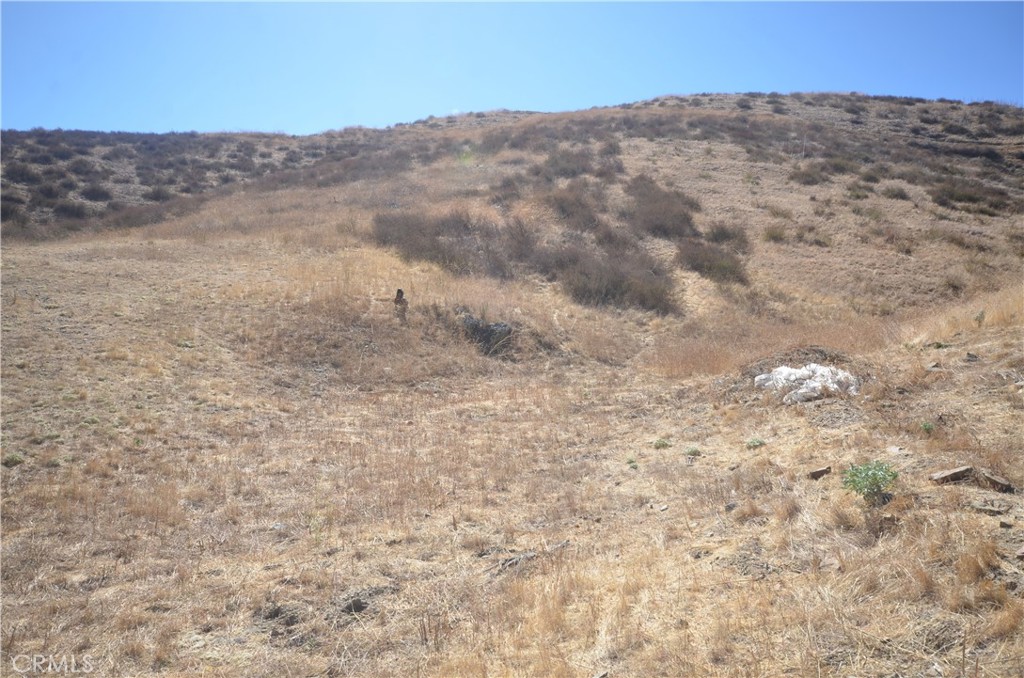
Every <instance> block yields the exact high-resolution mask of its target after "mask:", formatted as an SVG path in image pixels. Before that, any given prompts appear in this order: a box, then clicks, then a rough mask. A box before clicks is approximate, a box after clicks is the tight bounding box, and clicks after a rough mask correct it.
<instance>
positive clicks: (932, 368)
mask: <svg viewBox="0 0 1024 678" xmlns="http://www.w3.org/2000/svg"><path fill="white" fill-rule="evenodd" d="M925 369H926V370H928V371H929V372H935V371H936V370H941V369H942V365H941V364H940V363H937V362H934V363H932V364H931V365H929V366H928V367H926V368H925Z"/></svg>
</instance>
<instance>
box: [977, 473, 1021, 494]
mask: <svg viewBox="0 0 1024 678" xmlns="http://www.w3.org/2000/svg"><path fill="white" fill-rule="evenodd" d="M979 475H980V478H978V480H979V481H980V482H981V483H982V484H987V485H989V486H990V487H992V488H994V489H996V490H998V491H1000V492H1013V485H1011V484H1010V481H1009V480H1007V479H1006V478H1004V477H1002V476H997V475H996V474H995V473H992V471H989V470H988V469H985V468H983V469H981V473H980V474H979Z"/></svg>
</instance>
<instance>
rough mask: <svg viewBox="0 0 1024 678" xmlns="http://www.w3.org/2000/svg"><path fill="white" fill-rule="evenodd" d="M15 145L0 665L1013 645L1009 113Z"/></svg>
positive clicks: (980, 649) (733, 113) (142, 667)
mask: <svg viewBox="0 0 1024 678" xmlns="http://www.w3.org/2000/svg"><path fill="white" fill-rule="evenodd" d="M2 142H3V182H4V183H3V194H2V197H3V201H2V202H3V209H4V216H3V224H2V229H3V252H2V254H3V265H2V295H0V299H2V351H0V366H2V384H3V389H2V391H3V392H2V406H3V422H2V434H3V457H2V468H0V478H2V489H3V500H2V533H3V543H2V554H0V555H2V560H0V585H2V593H3V602H2V605H3V610H2V612H3V629H2V637H0V639H2V652H3V657H2V658H0V659H2V664H0V665H2V666H3V667H4V668H3V669H0V672H2V673H3V675H7V674H8V672H10V668H9V667H11V666H13V664H12V660H14V659H15V658H17V657H22V656H25V655H39V654H41V655H48V656H49V655H55V656H58V657H59V656H67V657H71V656H74V657H76V658H78V660H79V661H82V660H83V659H84V658H85V657H88V658H89V662H90V664H91V666H94V667H96V671H95V673H94V675H110V676H128V675H133V676H135V675H167V676H179V675H180V676H190V675H198V674H205V675H223V676H263V675H265V676H280V675H330V676H342V675H345V676H389V675H393V676H408V675H423V676H469V675H488V676H573V677H576V676H582V677H585V678H589V677H592V676H598V675H607V676H608V678H614V677H616V676H690V675H692V676H743V675H746V676H778V675H799V676H837V677H838V676H850V675H914V676H924V675H934V676H940V675H946V676H951V675H979V676H983V675H989V676H1018V675H1024V640H1022V638H1024V633H1022V629H1024V599H1022V598H1024V502H1022V501H1021V499H1020V496H1021V495H1020V489H1021V488H1024V465H1022V464H1021V463H1020V437H1021V431H1022V430H1024V426H1022V425H1024V393H1022V389H1024V346H1022V341H1021V340H1022V328H1024V294H1022V293H1024V288H1022V284H1021V283H1022V279H1021V273H1022V261H1024V226H1022V223H1021V213H1022V207H1024V117H1022V112H1021V110H1020V109H1016V108H1012V107H1007V106H1001V105H996V104H972V105H966V104H963V103H960V102H952V101H924V100H918V99H909V98H900V97H865V96H859V95H836V94H797V95H788V96H782V95H761V94H747V95H699V96H690V97H663V98H659V99H656V100H653V101H647V102H642V103H637V104H630V105H624V106H620V107H615V108H604V109H593V110H589V111H579V112H572V113H558V114H540V113H528V112H509V111H500V112H490V113H479V114H468V115H463V116H457V117H451V118H437V119H430V120H425V121H420V122H418V123H414V124H409V125H400V126H395V127H394V128H391V129H387V130H340V131H337V132H331V133H327V134H324V135H321V136H317V137H303V138H294V137H285V136H281V135H261V134H246V135H228V134H225V135H201V134H196V135H190V134H186V135H165V136H146V135H121V134H99V133H89V132H59V131H57V132H52V131H51V132H45V131H33V132H9V131H4V132H3V138H2ZM64 156H67V157H64ZM86 164H88V165H89V168H90V169H88V171H87V168H86ZM76 168H77V169H78V170H80V172H77V171H76ZM51 187H56V188H51ZM91 189H95V190H91ZM157 189H161V190H159V191H158V190H157ZM90 196H91V197H90ZM61 205H64V207H61ZM397 288H401V289H403V290H404V291H405V294H406V297H407V298H408V300H409V306H408V310H407V314H406V316H405V317H404V318H402V317H400V316H399V315H398V314H396V311H395V306H394V304H393V303H392V299H393V297H394V295H395V290H396V289H397ZM808 363H822V364H825V365H828V366H833V367H837V368H841V369H843V370H846V371H848V372H849V373H851V374H852V375H855V377H856V378H857V379H858V381H859V388H858V389H857V392H856V393H849V394H838V395H836V394H830V395H828V397H825V398H822V399H819V400H812V401H809V402H805V403H799V404H794V405H788V404H785V403H784V401H783V394H782V393H776V392H772V391H767V390H763V389H760V388H756V387H755V386H754V379H755V377H757V376H758V375H760V374H763V373H766V372H769V371H771V370H772V369H773V368H776V367H779V366H784V365H785V366H790V367H802V366H804V365H806V364H808ZM874 461H879V462H883V463H885V464H887V465H888V467H889V468H891V469H892V470H893V471H895V472H896V473H897V474H898V477H897V478H896V480H895V482H894V483H893V484H892V485H891V486H889V487H887V488H885V489H886V492H887V493H888V494H886V495H884V496H883V497H881V498H880V499H878V500H877V501H868V500H867V499H865V498H864V497H862V496H860V495H859V494H858V493H857V492H855V491H853V490H851V489H850V486H849V483H846V484H844V479H845V478H849V477H851V476H848V475H847V472H848V471H850V470H851V469H854V470H856V469H857V468H859V467H861V465H864V464H866V463H868V462H874ZM965 465H969V466H971V467H972V470H971V472H970V473H969V474H967V475H966V476H965V477H964V478H961V479H959V480H955V481H953V482H937V481H936V480H933V479H932V478H931V476H932V475H933V474H935V473H939V472H942V471H946V470H949V469H954V468H957V467H961V466H965ZM825 467H831V471H830V472H829V473H827V474H824V475H822V476H821V477H817V478H815V479H812V478H811V477H810V476H809V474H810V472H811V471H814V470H817V469H822V468H825ZM815 475H817V474H815ZM1003 482H1005V483H1007V484H1009V485H1010V486H1012V487H1013V488H1015V489H1016V492H1006V491H1003V490H1006V489H1007V488H1006V487H1005V486H1002V485H1001V483H1003Z"/></svg>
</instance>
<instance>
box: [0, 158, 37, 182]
mask: <svg viewBox="0 0 1024 678" xmlns="http://www.w3.org/2000/svg"><path fill="white" fill-rule="evenodd" d="M4 179H7V180H8V181H10V182H13V183H16V184H27V185H29V186H32V185H35V184H38V183H39V182H41V181H42V180H43V177H42V176H41V175H40V174H39V173H38V172H36V171H35V170H34V169H32V167H31V166H30V165H26V164H25V163H23V162H12V163H10V164H8V165H6V166H5V167H4Z"/></svg>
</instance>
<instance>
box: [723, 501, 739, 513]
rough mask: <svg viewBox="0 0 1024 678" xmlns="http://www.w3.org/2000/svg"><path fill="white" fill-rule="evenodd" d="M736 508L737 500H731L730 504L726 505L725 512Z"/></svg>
mask: <svg viewBox="0 0 1024 678" xmlns="http://www.w3.org/2000/svg"><path fill="white" fill-rule="evenodd" d="M735 508H736V502H734V501H730V502H729V503H728V504H726V505H725V512H726V513H728V512H730V511H732V510H733V509H735Z"/></svg>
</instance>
